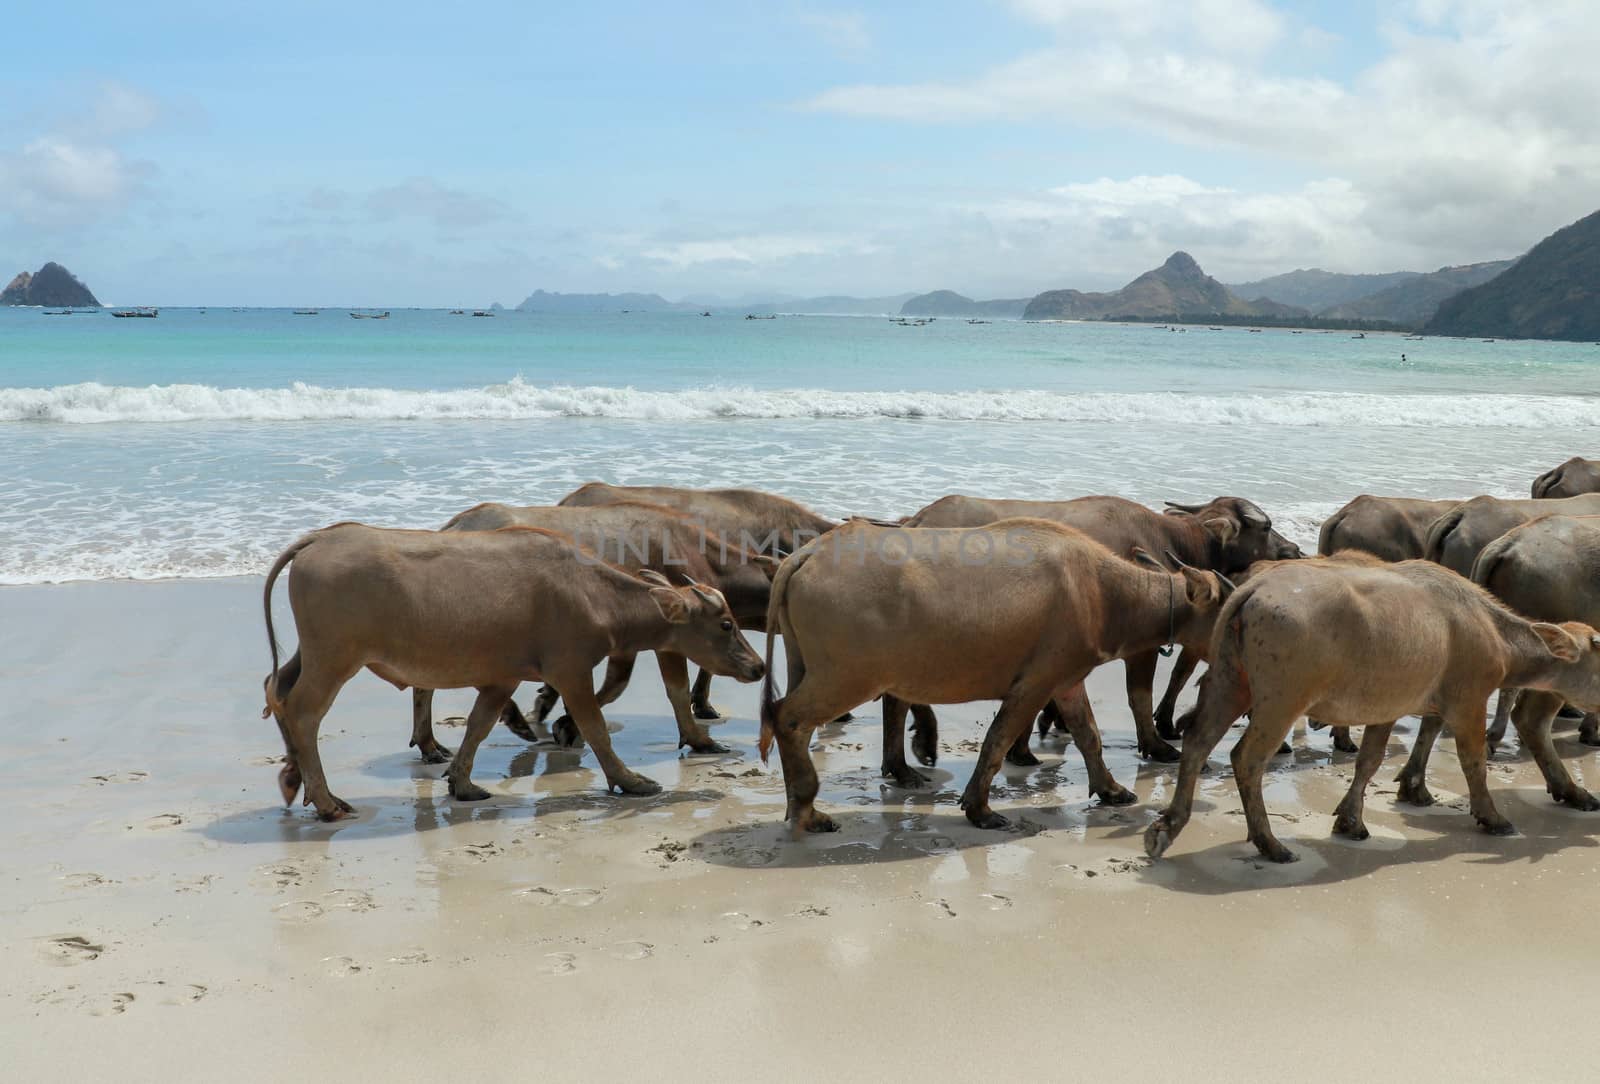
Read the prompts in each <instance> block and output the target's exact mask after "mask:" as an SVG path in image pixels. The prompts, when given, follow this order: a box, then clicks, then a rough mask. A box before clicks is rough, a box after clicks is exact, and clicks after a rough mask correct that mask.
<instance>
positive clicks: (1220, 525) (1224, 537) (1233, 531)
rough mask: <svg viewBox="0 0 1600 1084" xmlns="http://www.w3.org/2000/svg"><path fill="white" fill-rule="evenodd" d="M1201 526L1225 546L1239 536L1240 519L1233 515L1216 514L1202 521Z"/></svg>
mask: <svg viewBox="0 0 1600 1084" xmlns="http://www.w3.org/2000/svg"><path fill="white" fill-rule="evenodd" d="M1200 526H1202V527H1204V528H1205V529H1206V533H1207V534H1209V535H1212V536H1213V537H1214V538H1216V540H1217V541H1218V542H1221V543H1222V544H1223V545H1224V546H1226V545H1227V544H1228V543H1229V542H1232V541H1233V540H1234V539H1235V538H1238V537H1239V521H1238V520H1236V519H1234V518H1233V517H1232V516H1216V517H1215V518H1213V519H1208V520H1206V521H1205V522H1203V523H1201V524H1200Z"/></svg>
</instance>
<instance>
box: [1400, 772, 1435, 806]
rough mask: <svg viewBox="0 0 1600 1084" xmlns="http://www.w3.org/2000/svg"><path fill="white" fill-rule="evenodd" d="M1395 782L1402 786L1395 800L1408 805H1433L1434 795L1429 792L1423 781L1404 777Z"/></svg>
mask: <svg viewBox="0 0 1600 1084" xmlns="http://www.w3.org/2000/svg"><path fill="white" fill-rule="evenodd" d="M1395 782H1397V783H1399V784H1400V788H1399V790H1397V791H1395V799H1396V800H1397V801H1401V802H1404V803H1405V804H1406V805H1420V806H1428V805H1432V804H1433V794H1432V793H1431V792H1430V791H1429V790H1428V784H1426V783H1424V782H1423V781H1422V780H1420V779H1412V778H1411V777H1409V776H1404V775H1403V776H1401V777H1400V778H1399V779H1397V780H1395Z"/></svg>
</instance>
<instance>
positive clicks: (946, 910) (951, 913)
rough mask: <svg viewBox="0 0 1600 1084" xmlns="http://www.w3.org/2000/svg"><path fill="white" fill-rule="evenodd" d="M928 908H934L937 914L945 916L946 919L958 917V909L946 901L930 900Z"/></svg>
mask: <svg viewBox="0 0 1600 1084" xmlns="http://www.w3.org/2000/svg"><path fill="white" fill-rule="evenodd" d="M927 906H929V907H932V908H933V909H934V913H935V914H939V915H943V916H944V917H945V918H955V917H956V909H955V908H954V907H951V906H950V904H949V903H948V902H946V901H945V900H929V901H928V902H927Z"/></svg>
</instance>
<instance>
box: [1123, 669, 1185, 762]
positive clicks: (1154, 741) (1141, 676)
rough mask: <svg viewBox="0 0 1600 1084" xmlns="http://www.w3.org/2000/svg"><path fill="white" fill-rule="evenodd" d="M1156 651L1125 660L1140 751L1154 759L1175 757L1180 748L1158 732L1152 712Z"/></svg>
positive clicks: (1171, 758) (1129, 702) (1144, 755)
mask: <svg viewBox="0 0 1600 1084" xmlns="http://www.w3.org/2000/svg"><path fill="white" fill-rule="evenodd" d="M1159 658H1160V656H1159V655H1157V654H1156V653H1155V652H1154V651H1149V652H1146V653H1145V654H1143V655H1134V656H1132V657H1130V658H1127V659H1125V660H1123V667H1124V668H1125V671H1126V673H1125V676H1126V680H1127V686H1128V710H1129V711H1131V712H1132V713H1133V725H1134V727H1135V728H1137V730H1138V731H1139V755H1140V756H1142V757H1149V758H1150V759H1151V760H1160V761H1169V762H1170V761H1174V760H1177V759H1178V750H1177V749H1176V748H1174V747H1173V746H1171V745H1169V744H1168V743H1167V742H1166V740H1165V739H1163V738H1162V737H1161V735H1159V734H1157V733H1156V723H1155V719H1154V718H1152V716H1151V712H1150V699H1151V695H1152V694H1151V689H1152V688H1153V687H1154V685H1155V681H1156V660H1157V659H1159Z"/></svg>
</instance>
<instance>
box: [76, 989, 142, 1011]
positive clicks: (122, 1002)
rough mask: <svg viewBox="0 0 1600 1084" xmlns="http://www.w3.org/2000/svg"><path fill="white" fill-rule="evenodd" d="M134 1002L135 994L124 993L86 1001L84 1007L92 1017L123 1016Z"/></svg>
mask: <svg viewBox="0 0 1600 1084" xmlns="http://www.w3.org/2000/svg"><path fill="white" fill-rule="evenodd" d="M133 1002H134V996H133V994H131V993H129V992H127V991H123V992H121V993H115V994H105V995H102V996H98V997H91V998H88V999H86V1000H85V1001H84V1003H83V1007H84V1008H85V1009H86V1010H87V1011H88V1013H89V1015H90V1016H121V1015H122V1014H123V1013H125V1012H127V1011H128V1006H129V1005H132V1004H133Z"/></svg>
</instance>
